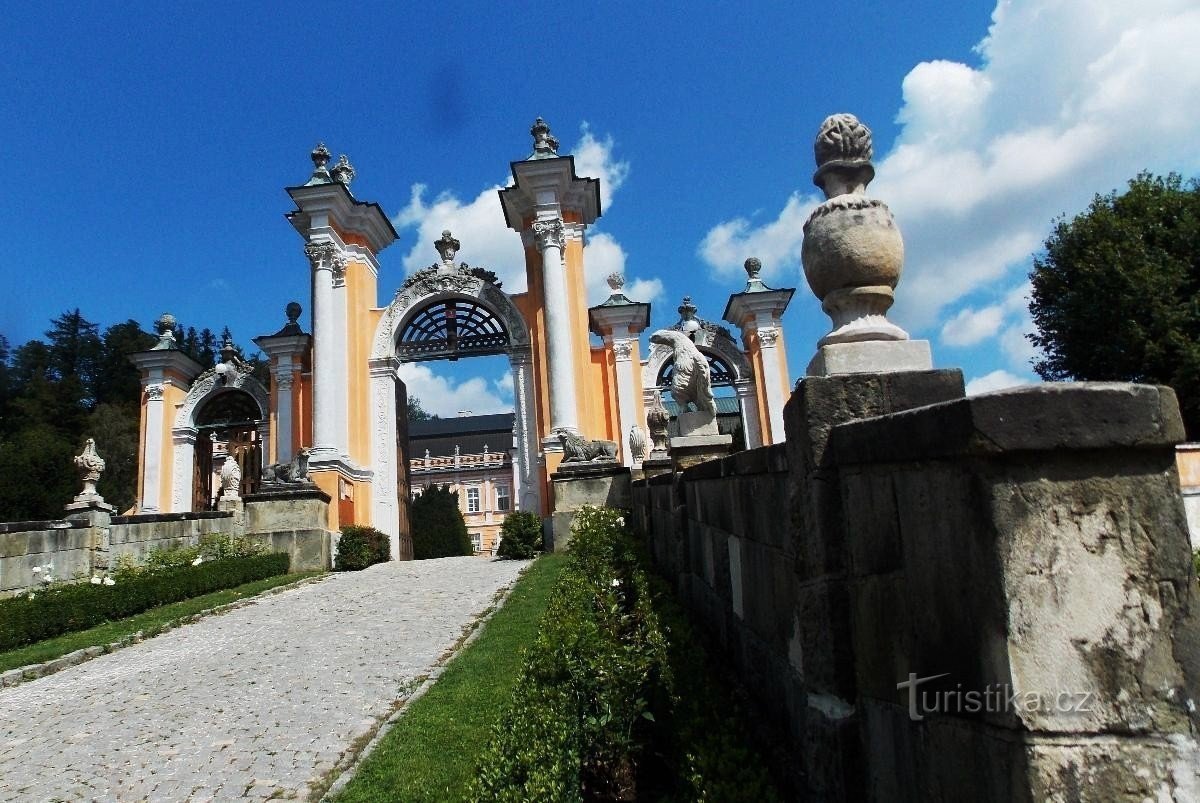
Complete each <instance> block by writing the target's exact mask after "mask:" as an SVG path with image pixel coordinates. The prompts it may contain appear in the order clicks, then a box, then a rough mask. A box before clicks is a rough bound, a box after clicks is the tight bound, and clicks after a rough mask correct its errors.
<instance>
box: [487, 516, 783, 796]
mask: <svg viewBox="0 0 1200 803" xmlns="http://www.w3.org/2000/svg"><path fill="white" fill-rule="evenodd" d="M571 529H572V533H573V534H572V540H571V547H570V553H569V558H568V560H569V563H568V565H567V568H566V569H565V570H564V572H563V574H562V575H561V577H560V579H559V582H558V584H557V585H556V586H555V589H554V591H553V593H552V594H551V597H550V600H549V602H548V603H547V606H546V612H545V613H544V614H543V616H542V619H541V622H540V623H539V626H538V633H537V636H536V637H535V638H534V640H533V643H532V644H531V646H530V648H529V650H528V652H527V653H526V656H525V663H524V666H523V668H522V674H521V677H520V678H519V679H518V680H517V685H516V687H515V689H514V691H513V700H512V704H511V707H510V709H509V710H508V712H507V713H506V714H505V716H504V718H503V719H502V720H501V721H500V722H499V723H497V725H496V726H495V727H494V728H493V731H492V738H491V741H490V742H489V744H488V746H487V748H486V749H485V750H484V752H483V754H482V755H481V756H480V758H479V761H478V769H477V773H476V778H475V781H474V784H473V787H472V789H471V797H472V799H475V800H489V801H490V800H497V801H525V800H555V801H583V800H635V799H636V800H729V801H743V800H744V801H770V800H777V799H778V798H779V795H778V793H777V791H776V790H775V788H774V787H773V786H772V784H771V781H770V778H769V776H768V775H767V773H766V771H765V769H764V768H763V766H762V764H761V761H760V760H759V758H758V756H757V754H755V753H754V752H753V751H751V750H749V749H748V748H747V742H746V736H745V730H744V728H743V727H742V726H741V724H740V721H739V720H738V719H737V716H736V711H735V710H734V709H733V708H732V704H731V703H730V702H729V693H728V691H727V690H725V689H723V688H721V687H720V684H719V683H717V682H716V680H715V678H714V676H713V674H712V672H711V670H710V669H709V667H708V665H707V660H706V658H705V655H704V652H703V650H702V649H701V648H700V647H699V646H698V643H697V642H696V641H695V639H694V637H693V636H692V634H691V630H690V628H689V627H688V626H687V624H686V621H685V620H684V618H683V615H682V611H681V610H680V609H679V607H678V605H677V604H675V603H674V601H673V600H672V599H671V597H670V593H669V591H668V590H667V588H666V586H665V584H663V583H662V582H661V581H660V580H658V579H657V578H653V577H652V576H651V575H649V574H648V572H647V571H646V569H645V567H646V566H647V565H648V563H647V559H646V557H645V554H644V552H643V551H642V549H641V548H640V545H639V544H637V543H636V542H635V541H634V540H633V538H632V537H631V536H630V535H629V534H628V533H627V532H625V528H624V520H623V519H622V518H621V516H620V515H619V514H618V513H617V512H616V511H613V510H607V509H597V508H585V509H584V510H583V511H580V512H579V513H578V514H577V515H576V517H575V521H574V523H573V525H572V528H571Z"/></svg>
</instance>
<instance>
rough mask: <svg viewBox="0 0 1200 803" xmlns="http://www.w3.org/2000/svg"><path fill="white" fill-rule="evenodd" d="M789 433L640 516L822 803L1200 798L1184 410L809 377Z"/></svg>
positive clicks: (641, 501) (643, 492) (1090, 393)
mask: <svg viewBox="0 0 1200 803" xmlns="http://www.w3.org/2000/svg"><path fill="white" fill-rule="evenodd" d="M785 421H786V424H787V430H788V440H787V443H786V444H784V445H782V446H776V447H769V448H765V449H758V450H754V451H752V452H746V453H742V454H739V455H735V456H733V457H730V458H727V459H725V460H722V461H717V462H713V463H709V464H705V465H702V466H697V467H695V468H692V469H689V470H688V471H685V472H683V473H682V474H681V475H675V476H663V477H656V478H653V479H650V480H646V481H642V482H638V483H635V487H634V515H635V518H636V520H637V521H638V522H639V524H640V525H641V527H642V530H643V531H644V532H646V533H647V534H648V538H649V542H650V546H651V549H652V552H653V554H654V557H655V560H656V561H657V562H658V563H659V565H660V566H661V567H662V569H663V570H664V571H665V572H666V574H667V575H668V576H669V577H672V578H673V579H674V580H675V582H676V585H677V587H678V589H679V592H680V596H681V597H682V599H683V600H684V602H685V604H686V605H687V606H688V607H689V608H690V609H691V610H692V612H693V614H694V615H695V618H696V620H697V621H698V622H699V623H700V624H701V625H702V626H703V627H704V628H705V629H706V630H707V631H708V632H709V633H710V634H711V635H712V637H713V640H714V641H715V642H716V643H717V644H718V645H719V646H720V647H721V648H722V649H723V651H724V652H725V654H726V655H727V656H728V657H729V659H730V661H731V663H732V664H733V665H734V666H735V667H736V668H737V670H738V671H739V672H740V673H741V674H742V675H743V680H744V681H745V685H746V687H747V689H749V690H750V691H751V693H752V694H753V695H754V696H755V698H756V701H757V707H758V709H759V710H758V711H757V712H756V713H757V714H758V716H757V717H756V719H757V721H759V722H761V723H763V726H764V728H765V729H766V732H767V735H768V736H769V737H770V741H772V742H773V743H775V744H777V745H779V746H780V749H781V753H782V757H781V760H780V761H779V766H780V767H781V769H782V770H783V772H784V773H786V774H787V775H788V780H789V782H790V783H791V784H792V786H793V791H794V792H795V794H796V795H797V796H808V797H810V798H812V799H817V800H828V801H835V800H861V799H867V800H879V801H906V800H911V801H918V800H922V801H923V800H984V801H990V800H994V801H1008V800H1043V799H1062V800H1081V799H1082V800H1089V799H1104V800H1142V799H1159V800H1178V801H1183V800H1195V799H1200V777H1198V773H1200V749H1198V748H1197V745H1196V741H1195V732H1196V728H1197V725H1198V724H1200V723H1198V721H1197V717H1196V713H1195V705H1194V704H1193V703H1192V701H1193V700H1196V699H1197V698H1198V696H1200V688H1198V687H1197V682H1198V680H1197V673H1198V672H1200V629H1198V626H1197V615H1196V591H1197V587H1196V579H1195V577H1194V575H1193V573H1192V569H1191V561H1190V551H1189V543H1188V534H1187V527H1186V522H1185V519H1184V512H1183V506H1182V502H1181V499H1180V495H1179V486H1178V482H1179V480H1178V475H1177V473H1176V470H1175V464H1174V444H1175V443H1176V442H1177V441H1179V440H1181V439H1182V437H1183V431H1182V426H1181V423H1180V419H1179V415H1178V410H1177V408H1176V406H1175V399H1174V395H1173V394H1172V393H1171V392H1170V391H1169V390H1166V389H1159V388H1153V387H1145V386H1130V385H1092V384H1086V385H1047V386H1041V387H1036V388H1030V389H1024V390H1019V391H1011V392H1005V393H1000V394H991V395H986V396H979V397H972V398H965V399H964V398H962V380H961V375H959V374H958V373H957V372H952V371H932V372H913V373H907V374H892V375H859V376H842V377H828V378H809V379H806V380H805V381H803V382H802V383H800V385H799V386H798V388H797V390H796V392H795V393H794V394H793V397H792V399H791V401H790V402H789V404H788V407H787V410H786V413H785ZM910 687H911V688H910ZM969 692H973V694H968V693H969ZM1013 694H1016V695H1017V697H1016V698H1015V699H1014V698H1013V697H1012V695H1013Z"/></svg>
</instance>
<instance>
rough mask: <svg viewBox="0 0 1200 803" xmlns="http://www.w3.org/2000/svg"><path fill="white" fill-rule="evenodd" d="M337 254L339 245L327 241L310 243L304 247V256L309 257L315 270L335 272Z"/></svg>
mask: <svg viewBox="0 0 1200 803" xmlns="http://www.w3.org/2000/svg"><path fill="white" fill-rule="evenodd" d="M337 254H338V247H337V245H336V244H335V243H332V242H329V241H327V240H326V241H323V242H310V243H308V244H307V245H305V246H304V255H305V256H307V257H308V261H309V264H311V265H312V269H313V270H333V269H334V267H333V261H334V257H335V255H337Z"/></svg>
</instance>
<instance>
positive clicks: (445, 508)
mask: <svg viewBox="0 0 1200 803" xmlns="http://www.w3.org/2000/svg"><path fill="white" fill-rule="evenodd" d="M409 521H410V522H411V524H412V540H413V558H415V559H416V560H424V559H425V558H445V557H450V556H453V555H472V554H474V552H475V550H474V548H473V547H472V546H471V537H470V536H469V535H467V524H466V522H465V521H463V517H462V511H460V510H459V509H458V492H457V491H451V490H450V486H449V485H431V486H429V487H428V488H426V489H425V490H424V491H423V492H422V493H421V494H420V495H419V496H418V497H417V498H416V499H414V500H413V503H412V507H411V508H410V509H409Z"/></svg>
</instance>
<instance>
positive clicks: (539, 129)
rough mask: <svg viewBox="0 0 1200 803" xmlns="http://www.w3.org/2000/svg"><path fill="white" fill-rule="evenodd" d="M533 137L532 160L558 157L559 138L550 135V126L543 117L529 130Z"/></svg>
mask: <svg viewBox="0 0 1200 803" xmlns="http://www.w3.org/2000/svg"><path fill="white" fill-rule="evenodd" d="M529 133H530V135H531V136H532V137H533V155H532V156H530V157H529V158H530V159H547V158H551V157H554V156H558V138H557V137H555V136H554V135H553V134H551V133H550V126H549V125H548V124H547V123H546V121H545V120H543V119H542V118H541V117H539V118H537V119H536V120H534V122H533V127H532V128H530V129H529Z"/></svg>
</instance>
